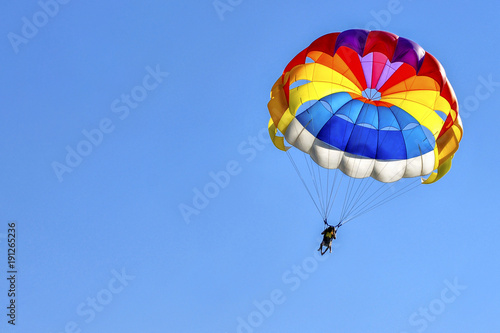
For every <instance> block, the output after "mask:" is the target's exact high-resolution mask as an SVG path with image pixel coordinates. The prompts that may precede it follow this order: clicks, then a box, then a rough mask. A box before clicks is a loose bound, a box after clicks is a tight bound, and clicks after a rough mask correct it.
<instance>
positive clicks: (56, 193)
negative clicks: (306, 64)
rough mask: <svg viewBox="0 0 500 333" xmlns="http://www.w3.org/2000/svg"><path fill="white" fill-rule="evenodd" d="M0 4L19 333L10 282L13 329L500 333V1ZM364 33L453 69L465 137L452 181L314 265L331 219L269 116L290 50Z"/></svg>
mask: <svg viewBox="0 0 500 333" xmlns="http://www.w3.org/2000/svg"><path fill="white" fill-rule="evenodd" d="M44 8H45V9H44ZM0 9H1V11H2V12H3V13H5V15H4V16H5V17H4V19H3V20H2V21H1V22H0V33H1V34H2V35H3V36H4V37H3V42H2V43H0V54H1V55H2V57H1V59H2V66H1V69H0V87H1V89H0V110H1V111H0V114H1V116H2V121H1V122H0V130H1V132H2V133H3V135H2V138H3V139H2V140H0V153H1V156H2V163H0V174H1V175H2V176H1V177H0V181H1V183H0V188H1V191H0V202H1V206H2V209H1V210H0V237H1V238H0V244H1V245H0V249H1V251H2V252H4V255H3V256H2V258H4V259H2V261H1V262H0V267H2V269H1V275H2V276H5V277H7V276H8V274H7V259H6V258H7V245H6V238H5V235H6V233H7V228H8V226H7V224H8V223H9V222H12V221H15V223H16V229H17V230H16V251H17V252H16V256H17V257H16V265H17V270H18V273H17V275H16V292H17V293H16V325H15V327H13V326H12V325H10V324H8V323H7V320H8V318H7V316H6V315H5V314H6V313H7V309H6V307H7V305H8V304H9V303H8V302H9V300H10V299H9V297H8V296H7V291H8V289H9V285H8V281H7V280H6V278H2V281H3V282H2V283H0V295H2V297H0V305H1V308H2V309H4V310H3V311H4V313H5V314H2V316H1V317H0V318H3V319H2V320H1V321H0V328H1V331H2V332H45V333H61V332H200V333H201V332H222V333H226V332H227V333H230V332H245V333H250V332H291V333H292V332H318V331H335V332H397V333H403V332H407V333H410V332H424V331H425V332H441V333H442V332H458V331H460V332H498V331H499V330H500V323H499V321H498V318H499V316H500V311H499V307H498V304H499V301H500V291H499V288H498V278H497V277H498V275H499V273H500V265H499V263H498V260H496V259H495V258H496V253H499V252H500V245H499V242H498V236H499V234H500V226H499V224H498V214H497V211H496V208H497V205H498V198H499V196H498V186H499V176H498V173H497V171H496V169H497V167H496V166H497V165H498V164H499V163H500V158H499V157H498V154H496V150H497V149H496V148H495V147H496V140H498V138H499V136H498V129H497V126H498V123H499V120H500V116H499V113H498V112H497V111H496V110H497V108H498V104H499V101H500V70H499V69H498V66H497V64H498V56H497V54H498V52H499V47H498V34H497V31H498V24H497V23H496V22H497V13H498V12H499V10H500V4H498V2H494V1H484V2H482V3H481V5H478V4H477V3H476V2H473V1H462V2H460V4H457V3H456V2H452V1H440V2H436V1H418V2H417V1H410V0H400V1H397V0H389V1H354V2H348V1H347V2H346V1H315V2H313V3H311V2H306V1H298V0H292V1H287V2H277V1H271V2H270V1H257V0H256V1H248V0H238V1H237V0H233V1H229V0H220V1H215V2H214V1H212V0H209V1H196V2H194V1H184V2H182V1H174V2H159V1H147V0H146V1H141V2H139V1H132V2H130V3H127V4H123V2H118V1H108V2H102V1H85V2H78V1H68V0H65V1H63V0H59V1H58V2H56V0H53V1H51V0H41V1H40V2H38V1H24V2H22V3H21V2H19V3H17V2H16V3H14V2H8V3H7V2H4V3H2V4H1V5H0ZM35 23H36V25H35ZM351 28H368V29H381V30H387V31H390V32H393V33H395V34H397V35H400V36H403V37H406V38H409V39H412V40H414V41H416V42H417V43H419V44H420V45H421V46H422V47H423V48H424V49H425V50H426V51H428V52H430V53H432V54H433V55H434V56H435V57H436V58H437V59H439V61H440V62H441V63H442V64H443V66H444V67H445V69H446V72H447V75H448V78H449V80H450V82H451V84H452V85H453V87H454V89H455V92H456V94H457V97H458V100H459V102H460V106H461V109H460V112H461V113H462V119H463V124H464V138H463V140H462V144H461V147H460V149H459V151H458V153H457V154H456V157H455V159H454V165H453V167H452V170H451V171H450V173H449V174H448V175H446V176H445V177H444V178H443V179H442V180H440V181H439V182H438V183H436V184H433V185H429V186H419V187H418V188H417V189H415V190H413V191H411V192H409V193H407V194H406V195H404V196H401V197H398V198H396V199H394V200H393V201H391V202H390V203H389V204H387V205H385V206H382V207H380V208H378V209H376V210H373V211H371V212H370V213H369V214H366V215H363V216H362V217H360V218H358V219H356V220H355V221H353V222H351V223H349V224H347V225H346V226H345V227H343V228H342V229H341V231H340V232H339V235H338V239H337V241H336V242H335V245H334V253H333V254H332V255H328V256H324V257H318V256H317V252H316V249H317V246H318V243H319V240H320V236H319V233H320V232H321V231H322V222H321V219H319V218H318V214H317V212H316V210H315V207H314V205H313V204H312V202H311V201H310V199H309V197H308V195H307V192H306V191H305V190H304V188H303V187H302V184H301V183H300V180H299V179H298V177H297V176H296V175H295V172H294V170H293V168H292V167H291V165H290V163H289V161H288V159H287V157H286V155H285V154H283V153H282V152H280V151H279V150H277V149H275V148H274V147H273V146H272V144H271V143H270V141H269V140H268V139H267V137H266V135H265V129H266V126H267V122H268V111H267V102H268V100H269V92H270V89H271V86H272V85H273V83H274V82H275V80H276V79H277V78H278V76H279V75H280V74H281V72H282V70H283V68H284V66H285V65H286V64H287V63H288V61H290V60H291V58H292V57H293V56H294V55H295V54H297V53H298V52H299V51H301V50H302V49H303V48H305V47H306V46H307V45H309V43H310V42H311V41H313V40H314V39H316V38H318V37H320V36H322V35H323V34H326V33H330V32H336V31H343V30H346V29H351ZM478 92H479V93H478ZM75 152H76V153H75ZM78 152H80V153H78ZM75 154H79V157H77V156H75ZM223 175H224V176H223ZM214 177H215V178H217V179H218V181H219V185H216V186H214V184H217V182H216V181H215V180H214ZM210 184H212V185H210ZM207 186H208V187H209V189H208V191H212V192H210V193H211V194H210V196H211V198H206V200H203V199H200V198H197V194H196V193H198V192H197V191H204V190H205V189H206V188H207ZM196 200H198V201H196ZM193 201H196V205H197V207H198V208H196V207H195V203H194V202H193ZM186 206H189V207H191V208H192V209H193V212H194V211H195V210H196V213H193V214H188V215H189V217H186V214H184V215H183V214H182V213H181V207H186Z"/></svg>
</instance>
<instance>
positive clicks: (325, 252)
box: [321, 247, 328, 255]
mask: <svg viewBox="0 0 500 333" xmlns="http://www.w3.org/2000/svg"><path fill="white" fill-rule="evenodd" d="M327 250H328V248H327V247H325V251H323V252H321V255H323V254H325V253H326V251H327Z"/></svg>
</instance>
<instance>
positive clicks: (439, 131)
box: [268, 30, 463, 184]
mask: <svg viewBox="0 0 500 333" xmlns="http://www.w3.org/2000/svg"><path fill="white" fill-rule="evenodd" d="M268 108H269V113H270V115H271V120H270V121H269V133H270V135H271V138H272V140H273V142H274V144H275V146H276V147H278V148H279V149H281V150H287V149H288V148H290V147H287V146H285V141H284V139H286V142H287V143H288V144H290V145H291V146H294V147H296V148H298V149H299V150H301V151H302V152H304V153H307V154H309V155H310V157H311V158H312V159H313V160H314V162H316V163H317V164H318V165H319V166H321V167H323V168H326V169H339V170H341V171H342V172H343V173H344V174H345V175H347V176H349V177H353V178H367V177H371V178H373V179H376V180H378V181H380V182H383V183H392V182H395V181H398V180H400V179H401V178H412V177H421V176H427V175H430V176H429V177H428V178H427V179H426V180H424V181H423V183H426V184H430V183H433V182H435V181H437V180H439V179H440V178H441V177H442V176H443V175H445V174H446V173H447V172H448V171H449V170H450V167H451V160H452V158H453V156H454V154H455V152H456V151H457V149H458V145H459V142H460V139H461V138H462V132H463V129H462V122H461V120H460V116H459V114H458V104H457V99H456V96H455V93H454V91H453V88H452V87H451V85H450V83H449V82H448V79H447V78H446V74H445V71H444V69H443V67H442V66H441V64H440V63H439V62H438V61H437V60H436V58H434V57H433V56H432V55H431V54H429V53H427V52H426V51H424V50H423V49H422V48H421V47H420V46H419V45H418V44H416V43H415V42H412V41H410V40H408V39H405V38H401V37H398V36H396V35H394V34H391V33H388V32H384V31H366V30H347V31H344V32H341V33H332V34H328V35H325V36H322V37H320V38H318V39H317V40H315V41H314V42H313V43H312V44H311V45H309V47H307V48H306V49H305V50H303V51H302V52H300V53H299V54H298V55H297V56H295V58H293V60H292V61H291V62H290V63H289V64H288V65H287V66H286V68H285V70H284V71H283V74H282V75H281V77H280V78H279V79H278V80H277V81H276V83H275V84H274V86H273V88H272V90H271V101H270V102H269V104H268ZM278 130H279V132H280V133H281V134H282V135H283V136H284V137H283V136H281V135H279V133H278Z"/></svg>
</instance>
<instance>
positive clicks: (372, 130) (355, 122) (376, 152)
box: [296, 92, 435, 160]
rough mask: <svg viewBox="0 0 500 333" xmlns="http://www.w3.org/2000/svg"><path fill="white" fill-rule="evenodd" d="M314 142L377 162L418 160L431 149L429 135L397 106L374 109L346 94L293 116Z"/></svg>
mask: <svg viewBox="0 0 500 333" xmlns="http://www.w3.org/2000/svg"><path fill="white" fill-rule="evenodd" d="M296 119H297V120H298V121H299V122H300V123H301V124H302V126H304V128H306V130H307V131H309V132H310V133H311V134H312V135H313V136H315V137H316V138H317V139H319V140H321V141H323V142H324V143H326V144H327V145H330V146H332V147H335V148H336V149H340V150H342V151H345V152H347V153H350V154H354V155H358V156H363V157H367V158H373V159H378V160H401V159H409V158H413V157H417V156H420V155H423V154H425V153H428V152H430V151H432V150H433V149H434V146H435V141H434V136H433V135H432V133H431V132H430V131H429V130H428V129H427V128H425V127H423V126H422V125H420V124H419V123H418V122H417V120H416V119H415V118H413V117H412V116H411V115H410V114H408V113H407V112H405V111H404V110H403V109H401V108H399V107H397V106H391V107H385V106H376V105H373V104H370V103H363V102H362V101H360V100H356V99H352V98H351V96H350V95H349V94H348V93H345V92H341V93H335V94H331V95H328V96H326V97H324V98H322V99H321V100H319V101H317V102H316V103H314V104H313V105H312V106H311V107H309V108H307V109H306V110H304V111H303V112H302V113H300V114H298V115H297V116H296Z"/></svg>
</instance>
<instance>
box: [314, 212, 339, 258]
mask: <svg viewBox="0 0 500 333" xmlns="http://www.w3.org/2000/svg"><path fill="white" fill-rule="evenodd" d="M323 222H325V225H327V226H328V227H326V228H325V230H323V232H322V233H321V234H322V235H323V240H322V241H321V244H320V245H319V249H318V251H320V252H321V255H324V254H325V253H326V251H328V250H330V253H332V242H333V239H337V230H336V228H335V227H334V226H331V225H329V224H328V222H326V220H324V221H323ZM323 246H325V247H326V248H325V251H323Z"/></svg>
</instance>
